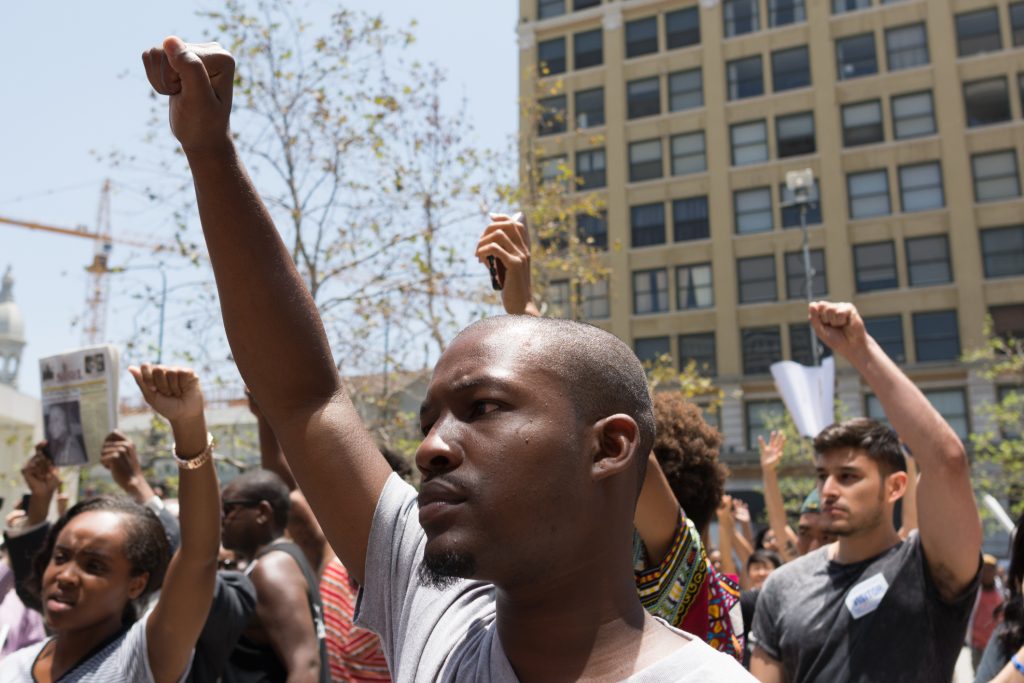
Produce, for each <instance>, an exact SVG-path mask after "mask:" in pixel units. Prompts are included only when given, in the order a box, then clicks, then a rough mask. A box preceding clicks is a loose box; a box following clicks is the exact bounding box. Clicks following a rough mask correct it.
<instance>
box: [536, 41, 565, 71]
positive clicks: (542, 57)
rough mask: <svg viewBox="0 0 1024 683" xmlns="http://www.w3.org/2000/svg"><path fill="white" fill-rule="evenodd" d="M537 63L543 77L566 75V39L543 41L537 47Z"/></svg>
mask: <svg viewBox="0 0 1024 683" xmlns="http://www.w3.org/2000/svg"><path fill="white" fill-rule="evenodd" d="M537 62H538V64H537V70H538V71H539V72H540V74H541V75H542V76H547V75H552V74H560V73H565V38H555V39H553V40H544V41H541V42H540V43H539V44H538V45H537Z"/></svg>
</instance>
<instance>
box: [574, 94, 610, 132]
mask: <svg viewBox="0 0 1024 683" xmlns="http://www.w3.org/2000/svg"><path fill="white" fill-rule="evenodd" d="M603 125H604V88H591V89H590V90H580V91H577V93H576V127H577V128H594V127H595V126H603Z"/></svg>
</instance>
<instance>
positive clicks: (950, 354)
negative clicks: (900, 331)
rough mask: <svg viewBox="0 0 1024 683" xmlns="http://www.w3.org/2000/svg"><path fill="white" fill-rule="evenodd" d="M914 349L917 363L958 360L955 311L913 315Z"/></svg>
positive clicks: (958, 341) (957, 331) (957, 332)
mask: <svg viewBox="0 0 1024 683" xmlns="http://www.w3.org/2000/svg"><path fill="white" fill-rule="evenodd" d="M914 349H915V350H916V352H917V362H918V363H924V362H927V361H933V360H956V359H958V358H959V357H960V331H959V327H958V324H957V319H956V311H934V312H930V313H915V314H914Z"/></svg>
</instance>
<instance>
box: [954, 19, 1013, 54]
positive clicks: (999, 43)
mask: <svg viewBox="0 0 1024 683" xmlns="http://www.w3.org/2000/svg"><path fill="white" fill-rule="evenodd" d="M956 47H957V54H958V55H960V56H961V57H967V56H968V55H976V54H980V53H982V52H993V51H995V50H1001V49H1003V38H1002V36H1001V35H1000V33H999V10H998V9H997V8H995V7H990V8H988V9H982V10H977V11H975V12H963V13H961V14H958V15H956Z"/></svg>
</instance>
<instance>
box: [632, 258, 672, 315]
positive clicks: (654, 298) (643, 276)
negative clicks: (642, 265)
mask: <svg viewBox="0 0 1024 683" xmlns="http://www.w3.org/2000/svg"><path fill="white" fill-rule="evenodd" d="M667 310H668V271H667V270H665V269H664V268H654V269H652V270H637V271H634V272H633V313H635V314H637V315H642V314H646V313H664V312H665V311H667Z"/></svg>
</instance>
